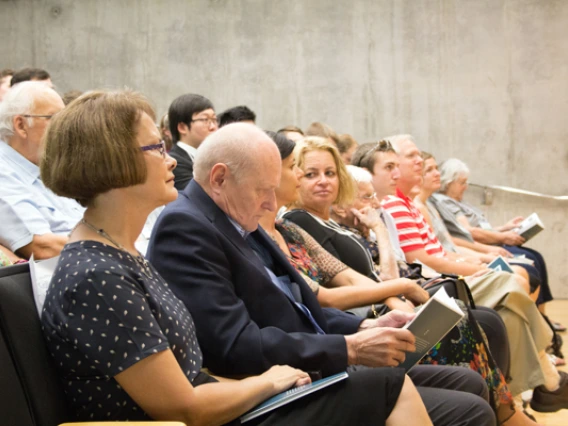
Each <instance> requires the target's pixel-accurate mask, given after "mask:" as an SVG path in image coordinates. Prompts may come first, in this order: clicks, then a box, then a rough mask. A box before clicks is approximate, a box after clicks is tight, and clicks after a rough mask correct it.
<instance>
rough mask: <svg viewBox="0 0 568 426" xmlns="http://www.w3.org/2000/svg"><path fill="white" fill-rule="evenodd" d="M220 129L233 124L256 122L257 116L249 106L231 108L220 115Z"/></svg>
mask: <svg viewBox="0 0 568 426" xmlns="http://www.w3.org/2000/svg"><path fill="white" fill-rule="evenodd" d="M218 118H219V127H223V126H226V125H227V124H231V123H238V122H240V121H252V122H254V121H256V114H255V113H254V112H252V111H251V110H250V109H249V108H248V107H247V106H245V105H239V106H236V107H233V108H229V109H227V110H225V111H223V112H222V113H221V114H219V115H218Z"/></svg>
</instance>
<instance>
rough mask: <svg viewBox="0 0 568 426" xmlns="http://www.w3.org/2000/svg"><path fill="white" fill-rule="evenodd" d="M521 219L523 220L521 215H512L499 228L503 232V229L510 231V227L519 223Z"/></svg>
mask: <svg viewBox="0 0 568 426" xmlns="http://www.w3.org/2000/svg"><path fill="white" fill-rule="evenodd" d="M523 220H524V217H522V216H517V217H514V218H513V219H511V220H510V221H509V222H507V223H506V224H505V225H503V226H501V229H500V230H501V231H502V232H503V231H510V230H511V229H515V228H517V227H518V226H519V225H520V224H521V222H522V221H523Z"/></svg>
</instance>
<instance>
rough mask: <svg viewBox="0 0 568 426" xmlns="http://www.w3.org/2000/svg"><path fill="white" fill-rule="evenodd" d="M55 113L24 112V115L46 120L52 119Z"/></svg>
mask: <svg viewBox="0 0 568 426" xmlns="http://www.w3.org/2000/svg"><path fill="white" fill-rule="evenodd" d="M53 115H54V114H51V115H49V114H22V117H26V118H45V119H46V120H50V119H51V117H53Z"/></svg>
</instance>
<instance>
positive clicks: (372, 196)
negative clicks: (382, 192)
mask: <svg viewBox="0 0 568 426" xmlns="http://www.w3.org/2000/svg"><path fill="white" fill-rule="evenodd" d="M376 196H377V193H376V192H373V193H372V194H370V195H362V196H359V197H357V198H359V199H361V200H364V201H367V202H371V201H373V199H374V198H375V197H376Z"/></svg>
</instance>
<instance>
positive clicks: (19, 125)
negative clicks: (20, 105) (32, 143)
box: [12, 115, 28, 138]
mask: <svg viewBox="0 0 568 426" xmlns="http://www.w3.org/2000/svg"><path fill="white" fill-rule="evenodd" d="M12 126H13V127H14V133H16V134H17V135H18V136H19V137H20V138H26V137H27V136H28V126H27V122H26V118H25V117H22V116H21V115H16V116H14V117H13V118H12Z"/></svg>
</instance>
